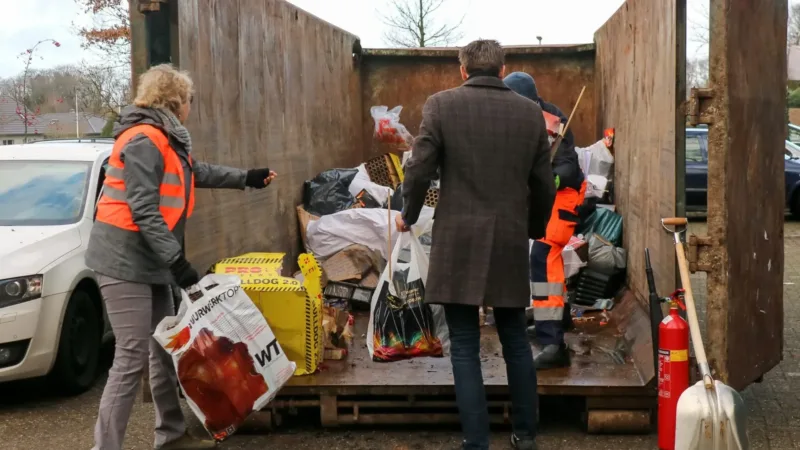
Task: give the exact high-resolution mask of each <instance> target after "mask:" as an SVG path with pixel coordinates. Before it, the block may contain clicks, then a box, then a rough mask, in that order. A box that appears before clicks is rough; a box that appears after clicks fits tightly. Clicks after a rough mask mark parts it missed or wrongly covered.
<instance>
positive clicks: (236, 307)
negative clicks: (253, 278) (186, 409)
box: [153, 274, 295, 440]
mask: <svg viewBox="0 0 800 450" xmlns="http://www.w3.org/2000/svg"><path fill="white" fill-rule="evenodd" d="M197 287H198V289H196V290H195V291H194V292H192V293H191V294H187V292H185V291H181V294H182V301H181V307H180V310H179V313H178V316H174V317H166V318H164V319H163V320H162V321H161V323H159V324H158V326H157V327H156V331H155V333H154V334H153V337H154V338H155V339H156V341H158V343H159V344H161V346H162V347H164V349H165V350H166V351H167V352H168V353H169V354H170V355H171V356H172V360H173V362H174V363H175V370H176V372H177V373H178V381H179V382H180V384H181V389H182V390H183V392H184V394H185V395H186V400H187V402H188V403H189V406H190V407H191V409H192V411H193V412H194V413H195V415H196V416H197V418H198V419H200V421H201V422H202V423H203V426H205V428H206V430H208V432H209V433H211V435H212V436H213V437H214V439H217V440H223V439H225V438H227V437H228V436H230V435H231V434H233V433H234V432H235V431H236V429H237V428H238V427H239V426H240V425H241V424H242V423H243V422H244V420H245V419H246V418H247V416H248V415H250V413H252V412H253V411H258V410H260V409H261V408H263V407H264V406H266V405H267V403H269V402H270V401H271V400H272V399H273V398H274V397H275V395H276V394H277V393H278V391H279V390H280V388H281V387H282V386H283V385H284V384H286V382H287V381H288V380H289V378H291V376H292V374H293V373H294V370H295V363H293V362H291V361H289V360H288V359H287V358H286V355H285V354H284V352H283V349H282V348H281V346H280V344H279V343H278V341H277V340H276V339H275V335H274V334H273V333H272V330H271V329H270V327H269V325H268V324H267V321H266V319H264V316H263V315H262V314H261V312H260V311H259V310H258V309H257V308H256V306H255V305H254V304H253V302H252V301H251V300H250V297H248V296H247V294H245V292H244V290H242V287H241V279H240V278H239V277H238V276H232V275H218V274H210V275H206V276H205V277H203V279H202V280H200V282H199V283H198V284H197Z"/></svg>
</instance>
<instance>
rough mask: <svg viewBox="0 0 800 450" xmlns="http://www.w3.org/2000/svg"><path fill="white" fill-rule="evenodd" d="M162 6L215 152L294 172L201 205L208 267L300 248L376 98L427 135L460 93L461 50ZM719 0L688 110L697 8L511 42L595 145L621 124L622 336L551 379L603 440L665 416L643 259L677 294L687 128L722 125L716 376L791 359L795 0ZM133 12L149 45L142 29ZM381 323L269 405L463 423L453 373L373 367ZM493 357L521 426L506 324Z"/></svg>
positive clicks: (286, 16)
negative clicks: (446, 93)
mask: <svg viewBox="0 0 800 450" xmlns="http://www.w3.org/2000/svg"><path fill="white" fill-rule="evenodd" d="M152 3H160V5H161V8H166V9H168V10H169V14H170V16H171V18H172V26H171V33H172V34H171V35H172V39H173V40H175V39H177V45H175V44H174V42H173V45H172V46H171V47H172V48H173V50H172V52H173V60H174V61H175V62H178V63H179V65H180V66H181V68H182V69H185V70H188V71H189V72H190V73H191V74H192V75H193V77H194V79H195V82H196V88H197V95H196V100H197V101H195V108H196V109H197V111H196V112H195V114H194V115H193V116H192V119H191V121H190V122H189V124H188V126H189V128H190V129H191V131H192V133H193V136H194V142H195V146H194V148H195V150H194V151H195V152H196V154H197V157H198V159H203V160H206V161H209V162H213V163H220V164H229V165H234V166H244V167H252V166H269V167H270V168H272V169H273V170H276V171H277V172H278V173H279V174H281V178H280V179H279V181H278V182H277V183H276V186H274V187H273V188H271V189H268V190H266V191H265V192H257V193H248V194H247V195H244V196H242V195H241V194H229V193H224V192H207V193H205V194H202V195H201V196H200V197H199V199H198V209H197V210H196V212H195V217H194V218H193V219H192V220H191V222H190V227H189V231H190V240H189V249H188V251H189V258H190V259H191V260H192V261H193V262H195V263H196V264H199V265H204V264H205V265H210V264H211V263H213V262H214V261H216V260H218V259H221V258H223V257H226V256H230V255H235V254H240V253H243V252H246V251H254V250H271V251H279V250H280V251H285V252H287V253H288V254H289V255H291V256H295V255H297V253H298V251H299V238H298V231H297V222H296V219H295V215H294V207H295V205H297V204H298V203H300V190H301V186H302V182H303V181H304V180H305V179H307V178H309V177H310V176H312V175H313V174H315V173H317V172H319V171H321V170H323V169H326V168H331V167H342V166H344V167H352V166H354V165H355V164H356V163H358V162H359V161H363V160H365V159H366V158H368V157H369V156H372V155H374V154H375V153H376V152H378V151H379V149H377V148H373V144H372V139H371V133H372V126H373V125H372V119H371V118H370V115H369V108H370V106H372V105H376V104H384V105H388V106H390V107H391V106H395V105H403V107H404V110H403V121H404V123H405V124H406V125H407V126H408V127H409V129H410V130H411V132H412V133H414V132H415V131H416V129H417V124H418V123H419V121H420V114H421V109H422V104H423V103H424V101H425V99H426V98H427V97H428V96H429V95H430V94H433V93H435V92H437V91H439V90H442V89H446V88H451V87H454V86H457V85H458V84H459V83H460V79H459V77H458V70H457V60H456V50H455V49H404V50H362V49H361V45H360V43H359V40H358V38H357V37H356V36H354V35H352V34H350V33H348V32H346V31H343V30H340V29H338V28H336V27H334V26H332V25H330V24H328V23H326V22H324V21H322V20H320V19H318V18H316V17H314V16H312V15H310V14H307V13H305V12H304V11H302V10H300V9H298V8H296V7H294V6H292V5H291V4H289V3H286V2H283V1H279V0H269V1H263V0H225V1H221V0H181V1H180V2H176V1H174V0H172V2H169V3H163V2H152ZM710 3H711V13H712V24H711V27H712V33H711V35H712V43H711V88H710V89H706V90H703V91H700V92H695V95H694V96H693V97H692V101H690V102H686V101H685V100H686V98H687V95H686V94H687V93H686V88H685V73H684V72H685V56H684V55H685V44H686V4H685V0H661V1H658V2H653V1H648V0H628V1H626V2H625V3H624V4H623V5H622V6H621V7H620V9H619V10H618V11H617V12H616V13H615V14H614V15H613V16H612V17H611V18H610V19H609V20H608V22H606V23H605V25H603V26H602V27H601V28H600V29H599V30H598V31H597V32H596V34H595V42H594V43H593V44H587V45H577V46H530V47H509V48H508V49H507V54H508V57H507V64H508V69H509V70H510V71H511V70H524V71H527V72H530V73H532V74H533V75H534V76H535V77H536V79H537V83H538V85H539V89H540V92H541V93H542V94H543V96H544V97H545V98H546V99H548V100H549V101H552V102H554V103H556V104H557V105H558V106H560V107H561V108H562V109H563V110H570V109H571V108H572V105H573V104H574V102H575V99H576V98H577V95H578V93H579V92H580V89H581V87H582V86H586V87H587V94H586V95H585V96H584V99H583V101H582V106H581V108H580V110H579V112H578V114H577V116H576V119H575V121H574V131H575V134H576V138H577V143H578V144H579V145H588V144H590V143H592V142H594V141H595V140H597V139H599V137H600V134H601V131H602V130H603V129H604V128H606V127H614V128H616V143H615V149H616V168H615V174H614V180H615V196H616V198H615V203H616V204H617V208H618V211H619V212H620V213H621V214H622V216H623V219H624V245H625V247H626V248H627V249H628V252H629V261H628V289H627V291H626V292H625V294H624V295H622V297H621V303H620V304H619V305H618V306H617V307H616V308H614V310H613V313H612V317H611V319H610V321H609V324H608V325H607V326H605V327H602V328H600V327H595V328H592V326H588V325H587V326H585V327H583V328H579V329H578V332H577V333H572V334H571V335H570V336H569V337H568V341H569V343H570V344H571V346H572V347H573V349H576V353H577V355H576V357H575V358H574V361H573V365H572V367H570V368H569V369H565V370H560V371H559V370H556V371H548V372H543V373H541V374H540V378H539V392H540V393H541V394H545V395H569V396H580V397H584V398H585V399H586V409H587V411H588V413H589V414H588V416H589V422H590V425H591V424H592V423H594V426H590V429H591V430H594V431H603V430H607V429H619V428H615V427H617V426H618V425H619V422H620V421H622V422H625V423H628V424H629V425H632V426H638V425H646V424H648V423H649V421H650V411H651V408H652V407H653V405H654V403H655V386H654V384H655V383H654V369H653V360H652V343H651V338H650V324H649V320H648V316H647V314H646V309H645V308H646V306H645V303H644V300H645V298H646V292H647V291H646V284H645V283H646V282H645V276H644V262H643V253H644V249H645V248H650V249H651V253H652V255H653V265H654V267H655V270H656V273H657V281H658V288H659V291H660V292H662V293H667V292H670V291H671V290H672V289H673V288H674V287H675V286H676V285H677V280H676V270H675V257H674V249H673V247H672V245H671V241H670V238H669V237H668V236H666V235H665V234H664V232H663V231H662V230H661V228H660V225H659V219H660V218H662V217H669V216H675V215H681V214H682V213H683V210H684V208H683V203H684V200H683V199H684V187H683V179H684V170H685V158H684V128H685V124H686V119H687V116H688V117H689V118H690V120H691V121H692V122H694V123H707V124H709V127H710V141H711V144H710V145H711V147H710V151H709V153H710V162H709V198H708V203H709V217H708V224H709V227H708V228H709V236H695V237H692V238H691V239H689V254H690V256H692V267H693V269H694V270H700V271H705V272H708V287H709V289H708V306H709V307H708V312H707V317H706V319H707V320H706V322H707V325H708V342H706V345H707V348H708V352H709V357H710V360H711V363H712V366H713V368H714V370H715V371H716V373H717V375H718V376H720V377H721V378H722V379H723V380H724V381H726V382H727V383H729V384H731V385H733V386H734V387H736V388H739V389H742V388H744V387H746V386H747V385H748V384H750V383H752V382H754V381H756V380H757V379H758V378H759V377H760V376H761V375H763V374H764V373H766V372H767V371H768V370H770V369H771V368H772V367H774V366H775V365H776V364H777V363H778V362H779V361H780V359H781V357H782V349H783V344H782V342H783V335H782V320H783V310H782V292H783V291H782V274H783V233H782V221H783V184H782V181H781V180H782V179H781V177H775V176H773V174H775V173H780V172H781V170H782V167H783V165H782V164H783V163H782V156H781V152H779V151H778V149H781V148H782V143H781V140H782V139H783V136H785V120H784V116H783V115H784V109H783V108H784V102H785V86H786V83H785V82H786V57H785V51H784V50H785V42H786V39H785V38H786V36H785V23H786V14H787V13H786V11H787V4H786V0H779V1H776V2H771V3H770V4H769V5H768V6H765V5H762V4H761V3H759V5H758V8H756V7H755V3H754V2H741V1H734V0H711V2H710ZM151 14H153V13H151ZM132 16H133V22H134V23H133V30H134V34H136V32H137V30H141V29H142V27H141V24H140V23H138V22H137V21H136V20H141V17H140V16H137V15H136V12H135V11H134V12H132ZM741 29H747V30H748V33H746V34H745V33H737V32H736V30H741ZM781 30H782V31H781ZM133 42H134V67H139V68H141V67H143V66H145V65H146V64H144V63H143V62H142V58H144V56H142V52H137V51H136V47H137V45H144V44H143V42H144V40H143V39H141V36H137V35H134V39H133ZM137 43H138V44H137ZM137 58H138V59H137ZM137 61H138V63H137ZM365 325H366V324H365V321H364V320H363V317H362V318H361V319H360V320H359V321H357V333H356V335H357V340H356V343H355V344H354V348H353V350H352V352H351V354H350V356H349V359H347V360H345V361H329V362H326V368H325V370H323V371H321V372H319V373H317V374H315V375H312V376H306V377H298V378H294V379H293V380H292V382H291V383H290V385H289V386H287V387H286V388H285V389H284V390H283V391H282V392H281V395H280V396H279V397H278V398H277V399H276V401H275V402H274V403H273V404H272V405H271V406H270V408H269V410H270V411H271V412H272V413H273V414H280V413H282V412H283V411H286V410H293V409H294V408H303V407H313V408H319V410H320V417H321V420H322V423H323V425H325V426H335V425H340V424H376V423H409V422H424V423H430V422H441V421H453V422H455V421H457V416H456V409H455V404H454V401H453V396H454V392H453V381H452V376H451V372H450V366H449V361H447V360H445V359H417V360H412V361H404V362H396V363H390V364H379V363H373V362H371V361H370V360H369V358H368V356H367V354H366V350H365V349H364V347H365V346H364V343H363V340H364V339H363V338H362V337H361V335H362V334H363V333H364V328H365ZM482 350H483V367H484V377H485V382H486V384H487V387H488V389H487V391H488V393H489V395H490V405H491V408H492V412H493V416H492V417H493V418H494V420H496V421H499V422H503V421H506V420H507V419H508V413H509V412H508V411H509V402H508V398H507V389H506V378H505V369H504V365H503V362H502V357H501V352H500V348H499V344H498V340H497V337H496V335H495V334H494V333H492V332H491V331H488V330H487V331H486V332H485V334H484V336H483V337H482ZM620 355H621V358H620ZM620 418H621V419H620ZM623 425H624V424H623Z"/></svg>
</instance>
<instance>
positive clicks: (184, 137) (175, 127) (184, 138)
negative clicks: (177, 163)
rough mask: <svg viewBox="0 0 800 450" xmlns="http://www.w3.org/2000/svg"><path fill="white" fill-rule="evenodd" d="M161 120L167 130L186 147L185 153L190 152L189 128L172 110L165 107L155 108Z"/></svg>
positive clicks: (190, 138)
mask: <svg viewBox="0 0 800 450" xmlns="http://www.w3.org/2000/svg"><path fill="white" fill-rule="evenodd" d="M156 112H157V113H158V116H159V117H160V118H161V121H162V122H164V125H166V127H167V130H168V131H169V133H170V134H172V135H173V136H174V137H175V139H177V140H178V142H180V143H181V144H183V147H184V148H185V149H186V153H192V137H191V136H189V130H187V129H186V127H184V126H183V124H182V123H181V121H180V120H178V118H177V117H175V114H173V113H172V111H169V110H167V109H156Z"/></svg>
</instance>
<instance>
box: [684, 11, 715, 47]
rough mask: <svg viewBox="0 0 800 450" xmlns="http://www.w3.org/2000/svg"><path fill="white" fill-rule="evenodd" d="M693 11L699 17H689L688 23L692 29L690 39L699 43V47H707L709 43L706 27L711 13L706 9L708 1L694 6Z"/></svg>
mask: <svg viewBox="0 0 800 450" xmlns="http://www.w3.org/2000/svg"><path fill="white" fill-rule="evenodd" d="M695 12H696V13H697V15H698V16H699V19H690V20H689V24H690V25H691V29H692V38H691V39H692V41H694V42H696V43H698V44H700V46H701V47H707V46H708V44H709V36H708V27H709V21H710V18H711V13H710V12H709V9H708V3H703V4H702V5H700V6H698V7H697V8H695Z"/></svg>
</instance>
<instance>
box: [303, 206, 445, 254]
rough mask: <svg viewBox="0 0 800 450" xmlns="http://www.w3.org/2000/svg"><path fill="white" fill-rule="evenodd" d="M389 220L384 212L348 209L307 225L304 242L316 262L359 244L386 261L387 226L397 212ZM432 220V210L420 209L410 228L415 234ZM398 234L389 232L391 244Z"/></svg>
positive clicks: (371, 209)
mask: <svg viewBox="0 0 800 450" xmlns="http://www.w3.org/2000/svg"><path fill="white" fill-rule="evenodd" d="M391 214H392V215H391V221H389V216H388V214H387V212H386V210H385V209H375V208H366V209H363V208H359V209H348V210H346V211H341V212H338V213H335V214H330V215H327V216H323V217H320V219H319V220H315V221H313V222H310V223H309V224H308V228H307V229H306V239H307V240H308V248H309V249H310V250H311V252H312V253H313V254H314V256H316V257H317V258H320V259H325V258H328V257H330V256H333V255H334V254H336V253H338V252H340V251H341V250H344V249H345V248H347V247H349V246H351V245H353V244H361V245H363V246H365V247H367V248H369V249H370V250H376V251H379V252H381V256H383V259H387V258H388V249H387V243H386V235H387V227H390V226H391V227H394V226H395V222H394V221H395V217H396V216H397V215H398V214H400V212H399V211H392V213H391ZM432 217H433V208H429V207H427V206H424V207H423V208H422V211H421V212H420V217H419V220H418V221H417V223H416V224H415V225H414V226H413V227H412V230H414V231H415V233H418V232H419V230H421V229H424V228H425V225H426V223H427V221H429V220H430V219H431V218H432ZM397 237H398V233H392V245H394V244H395V242H397Z"/></svg>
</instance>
